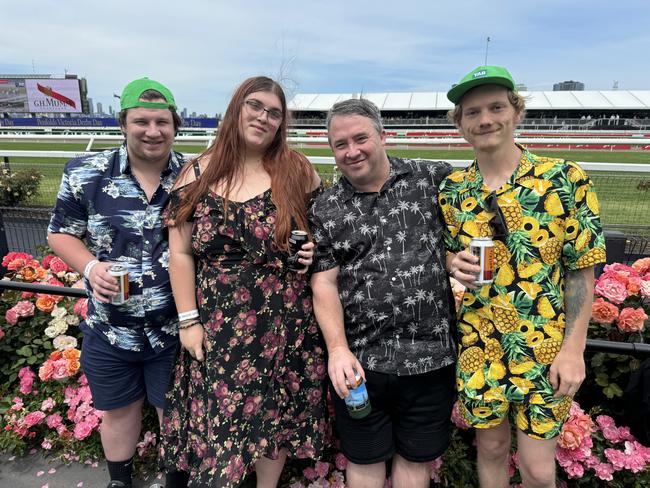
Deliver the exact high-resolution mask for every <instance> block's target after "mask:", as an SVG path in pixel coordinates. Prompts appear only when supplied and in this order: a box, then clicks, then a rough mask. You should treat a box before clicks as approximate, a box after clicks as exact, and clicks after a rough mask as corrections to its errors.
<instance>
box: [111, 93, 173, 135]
mask: <svg viewBox="0 0 650 488" xmlns="http://www.w3.org/2000/svg"><path fill="white" fill-rule="evenodd" d="M140 100H143V101H145V102H155V101H156V100H165V101H166V102H167V101H168V100H167V99H166V98H165V97H164V96H163V95H162V93H160V92H159V91H158V90H151V89H150V90H145V91H143V92H142V94H141V95H140ZM128 111H129V109H128V108H127V109H125V110H120V113H119V114H118V120H119V121H120V127H124V126H126V113H127V112H128ZM169 111H170V112H171V113H172V119H173V121H174V134H178V129H179V128H180V126H181V125H183V119H181V116H180V115H178V113H176V110H172V109H169Z"/></svg>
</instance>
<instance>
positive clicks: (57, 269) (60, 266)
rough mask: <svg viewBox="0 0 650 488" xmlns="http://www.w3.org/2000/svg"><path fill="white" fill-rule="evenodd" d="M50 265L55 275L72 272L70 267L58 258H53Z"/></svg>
mask: <svg viewBox="0 0 650 488" xmlns="http://www.w3.org/2000/svg"><path fill="white" fill-rule="evenodd" d="M49 264H50V269H51V270H52V272H53V273H54V274H59V273H67V272H68V271H72V270H71V269H70V267H69V266H68V265H67V264H65V263H64V262H63V260H62V259H61V258H60V257H58V256H55V257H54V258H52V260H51V261H50V263H49Z"/></svg>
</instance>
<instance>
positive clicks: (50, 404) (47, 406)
mask: <svg viewBox="0 0 650 488" xmlns="http://www.w3.org/2000/svg"><path fill="white" fill-rule="evenodd" d="M55 405H56V402H55V401H54V400H53V399H52V397H47V398H46V399H45V400H43V403H41V410H43V411H45V412H47V411H48V410H52V409H53V408H54V406H55Z"/></svg>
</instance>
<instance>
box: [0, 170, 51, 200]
mask: <svg viewBox="0 0 650 488" xmlns="http://www.w3.org/2000/svg"><path fill="white" fill-rule="evenodd" d="M42 177H43V175H42V174H40V173H39V172H38V171H36V170H35V169H28V170H20V171H11V170H9V169H7V168H3V169H2V170H1V171H0V206H3V207H14V206H16V205H21V204H24V203H27V202H29V200H31V199H32V198H34V197H35V196H36V194H37V192H38V185H39V184H40V183H41V178H42Z"/></svg>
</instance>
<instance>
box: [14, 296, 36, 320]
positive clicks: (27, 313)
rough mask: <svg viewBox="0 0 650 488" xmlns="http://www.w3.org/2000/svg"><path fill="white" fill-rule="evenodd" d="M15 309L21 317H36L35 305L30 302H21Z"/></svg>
mask: <svg viewBox="0 0 650 488" xmlns="http://www.w3.org/2000/svg"><path fill="white" fill-rule="evenodd" d="M13 308H14V310H15V311H16V313H17V314H18V316H19V317H31V316H32V315H34V304H33V303H32V302H30V301H27V300H21V301H19V302H18V303H16V305H14V307H13Z"/></svg>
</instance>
